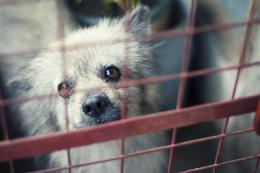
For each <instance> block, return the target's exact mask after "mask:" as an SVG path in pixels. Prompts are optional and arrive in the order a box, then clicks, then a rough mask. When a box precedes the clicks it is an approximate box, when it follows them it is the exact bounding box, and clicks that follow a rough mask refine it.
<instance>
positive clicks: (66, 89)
mask: <svg viewBox="0 0 260 173" xmlns="http://www.w3.org/2000/svg"><path fill="white" fill-rule="evenodd" d="M58 92H59V95H60V96H61V97H63V98H67V97H69V96H70V95H71V94H72V87H71V85H70V84H69V83H68V82H62V83H60V84H59V85H58Z"/></svg>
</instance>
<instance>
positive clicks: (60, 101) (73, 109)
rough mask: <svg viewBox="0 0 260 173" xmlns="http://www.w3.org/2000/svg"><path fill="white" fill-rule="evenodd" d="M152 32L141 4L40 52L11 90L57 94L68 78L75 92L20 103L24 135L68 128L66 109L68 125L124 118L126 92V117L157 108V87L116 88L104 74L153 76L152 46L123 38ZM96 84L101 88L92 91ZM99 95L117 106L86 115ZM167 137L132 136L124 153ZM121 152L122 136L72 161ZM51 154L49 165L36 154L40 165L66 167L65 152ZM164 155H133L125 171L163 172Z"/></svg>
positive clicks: (115, 168)
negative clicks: (86, 105)
mask: <svg viewBox="0 0 260 173" xmlns="http://www.w3.org/2000/svg"><path fill="white" fill-rule="evenodd" d="M149 34H150V26H149V11H148V9H147V8H145V7H142V6H138V7H137V8H136V9H135V10H134V11H133V12H132V13H131V14H128V15H126V16H125V17H124V18H123V19H121V20H112V21H111V20H106V19H105V20H103V21H101V22H100V23H99V24H98V25H97V26H95V27H92V28H87V29H79V30H78V31H76V32H74V33H71V34H70V35H69V36H68V37H66V38H64V39H63V40H61V41H57V42H55V43H53V44H51V45H50V46H49V47H48V48H47V49H45V50H44V51H41V52H40V53H39V54H38V55H37V56H36V57H35V58H33V59H32V60H30V61H29V62H28V63H27V64H26V65H25V66H24V67H23V68H21V71H20V73H19V75H17V76H16V77H15V78H14V79H12V80H11V81H10V85H9V93H12V94H13V95H15V96H27V97H30V96H35V95H48V94H51V93H54V94H55V93H56V94H58V86H59V84H60V83H62V82H64V81H66V82H69V83H70V84H71V86H72V88H73V93H72V94H71V95H70V96H69V97H68V98H66V99H64V98H63V97H59V96H50V97H48V98H43V99H40V100H32V101H28V102H26V103H23V104H19V105H18V106H16V108H15V109H14V108H13V109H12V110H11V111H13V113H12V114H13V115H15V116H16V117H15V118H13V119H15V121H14V124H15V127H16V131H17V130H18V131H21V132H22V133H23V134H22V135H23V136H27V135H38V134H46V133H50V132H54V131H59V130H65V124H66V123H65V114H66V110H67V113H68V118H69V125H68V126H69V129H77V128H81V127H85V128H88V127H91V126H93V125H95V124H97V123H100V122H99V121H101V122H107V121H111V120H115V119H119V118H120V106H121V105H120V102H121V100H122V98H123V96H124V94H126V96H127V115H126V116H127V117H129V116H136V115H142V114H146V113H149V112H153V111H155V110H156V99H157V91H156V86H155V85H146V86H137V87H129V88H127V89H115V88H113V84H114V83H111V82H107V81H106V80H105V79H103V76H102V73H104V72H103V71H104V69H105V68H106V67H108V66H111V65H113V66H116V67H117V68H118V69H119V70H120V71H121V78H120V80H119V81H123V80H124V73H125V72H124V67H126V68H127V70H128V71H127V73H128V78H129V79H139V78H143V77H147V76H149V75H151V74H152V61H153V60H152V57H151V53H150V46H149V44H148V43H146V42H144V41H137V40H136V41H135V40H132V41H129V42H122V40H125V39H126V38H129V37H132V38H135V36H138V35H149ZM120 40H121V41H120ZM62 47H63V48H64V47H65V48H64V49H63V48H62ZM61 50H63V51H61ZM125 58H126V60H125ZM97 87H100V89H96V90H95V91H91V89H94V88H97ZM80 90H81V92H80ZM82 90H83V91H84V92H82ZM96 95H105V96H106V97H107V98H108V100H109V102H111V105H112V108H111V109H112V110H110V111H106V112H105V113H104V115H103V114H102V115H101V118H100V119H98V118H93V117H90V116H86V115H85V114H84V112H83V111H82V105H83V104H84V102H85V101H86V100H88V99H89V98H90V97H92V96H96ZM64 100H65V101H64ZM107 112H108V113H107ZM103 116H104V118H102V117H103ZM86 140H87V139H86ZM166 141H167V140H166V137H165V135H164V133H161V134H157V135H154V134H150V135H145V136H142V137H133V138H129V139H126V146H125V151H126V152H132V151H137V150H139V149H142V148H148V147H152V146H159V145H162V144H164V145H165V144H166ZM120 152H121V140H114V141H109V142H104V143H100V144H93V145H90V146H83V147H80V148H75V149H71V160H72V164H80V163H86V162H90V161H96V160H102V159H105V158H110V157H113V156H119V155H120ZM46 157H47V160H48V161H47V163H46V165H44V163H43V162H41V160H42V159H43V158H42V157H37V158H35V159H34V160H35V164H36V167H38V168H50V167H59V166H66V165H67V157H66V152H62V151H61V152H54V153H52V154H49V155H48V156H45V160H46ZM165 159H166V157H165V154H164V152H157V153H152V154H147V155H143V156H139V157H136V158H134V159H132V158H128V159H126V160H125V163H124V169H125V172H151V173H152V172H154V173H160V172H162V171H164V169H165V167H166V166H165V165H166V160H165ZM43 165H44V166H43ZM72 172H77V173H79V172H89V173H96V172H102V173H109V172H113V173H116V172H120V160H116V161H111V162H107V163H103V164H97V165H94V166H88V167H81V168H77V169H73V170H72Z"/></svg>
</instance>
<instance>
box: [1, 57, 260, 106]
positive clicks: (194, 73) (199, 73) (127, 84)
mask: <svg viewBox="0 0 260 173" xmlns="http://www.w3.org/2000/svg"><path fill="white" fill-rule="evenodd" d="M256 65H260V61H257V62H253V63H249V64H244V65H241V66H240V65H234V66H228V67H216V68H208V69H202V70H197V71H192V72H188V73H185V74H181V73H180V74H172V75H162V76H153V77H148V78H143V79H138V80H129V81H127V82H119V83H118V84H116V85H114V87H115V88H127V87H131V86H138V85H144V84H153V83H158V82H164V81H168V80H176V79H179V78H181V77H183V78H191V77H198V76H203V75H208V74H213V73H218V72H224V71H229V70H235V69H237V68H238V67H241V68H248V67H252V66H256ZM101 88H102V87H98V86H97V87H96V88H89V89H82V90H76V91H75V93H77V92H87V91H90V90H91V91H95V90H99V89H101ZM58 96H59V95H58V94H57V93H50V94H46V95H35V96H33V97H26V96H21V97H17V98H13V99H0V106H6V105H11V104H18V103H23V102H27V101H31V100H34V99H35V100H40V99H48V98H49V97H58Z"/></svg>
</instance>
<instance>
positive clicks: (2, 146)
mask: <svg viewBox="0 0 260 173" xmlns="http://www.w3.org/2000/svg"><path fill="white" fill-rule="evenodd" d="M30 1H33V0H19V1H16V0H9V1H0V5H1V6H5V5H17V4H19V3H30ZM56 2H57V19H58V20H57V21H58V31H57V36H58V39H62V38H64V37H65V31H64V8H63V6H64V5H63V1H62V0H56ZM256 5H257V0H252V1H251V5H250V9H249V10H248V12H249V15H248V18H247V19H246V20H245V21H241V22H233V23H224V24H213V25H208V26H201V27H194V21H195V14H196V10H197V9H196V7H197V0H191V5H190V10H189V15H188V19H187V27H186V28H185V29H174V30H170V31H165V32H161V33H156V34H154V35H152V36H138V37H137V38H131V37H129V38H126V39H122V40H115V41H114V42H124V43H125V62H126V63H125V64H128V63H127V62H128V42H129V41H132V40H133V39H137V40H143V41H147V40H148V41H151V40H161V39H165V38H173V37H179V36H185V43H184V57H183V61H182V68H181V72H180V73H177V74H170V75H161V76H152V77H148V78H143V79H138V80H128V67H127V65H126V66H125V67H124V73H123V75H124V78H125V79H126V80H125V81H123V82H119V83H118V84H115V85H114V88H127V87H130V86H138V85H145V84H154V83H160V82H163V81H168V80H179V81H180V82H179V90H178V98H177V106H176V110H170V111H165V112H158V113H153V114H150V115H149V116H144V117H137V118H131V119H125V115H126V104H127V95H126V94H125V96H124V97H123V99H122V102H121V119H122V120H120V121H117V122H112V123H109V124H104V125H102V126H98V127H93V128H90V129H79V130H76V131H71V130H69V127H68V121H69V118H68V113H67V112H66V113H65V116H64V119H65V123H66V131H64V132H56V133H53V134H47V135H41V136H33V137H26V138H21V139H14V140H9V137H8V130H7V124H6V120H5V112H4V106H7V105H10V104H17V103H23V102H27V101H31V100H34V99H37V100H41V99H46V98H48V97H50V96H58V95H57V94H56V93H49V94H47V95H35V96H33V97H19V98H15V99H3V97H2V94H1V93H0V94H1V95H0V97H1V99H0V108H1V109H0V111H1V112H0V113H1V116H0V118H1V128H2V131H3V136H4V140H3V141H2V142H0V161H1V162H3V161H8V162H9V166H10V172H11V173H14V172H15V171H14V166H13V163H12V160H14V159H18V158H24V157H28V156H33V155H37V154H43V153H48V152H51V151H56V150H61V149H66V151H67V159H68V160H67V162H68V164H67V166H65V167H60V168H51V169H46V170H39V171H34V172H38V173H39V172H41V173H43V172H45V173H47V172H55V171H62V170H69V172H71V170H72V169H76V168H78V167H82V166H89V165H93V164H101V163H104V162H109V161H113V160H120V161H121V164H120V165H121V166H120V172H121V173H123V172H124V159H125V158H129V157H135V156H138V155H143V154H146V153H151V152H156V151H161V150H169V153H170V155H169V160H168V170H167V172H168V173H170V172H172V170H173V168H172V165H173V161H174V158H175V153H174V151H175V149H176V148H178V147H182V146H188V145H193V144H196V143H203V142H207V141H211V140H218V141H219V142H218V147H217V151H216V155H215V160H214V163H213V164H211V165H207V166H202V167H198V168H194V169H189V170H186V171H182V173H190V172H199V171H203V170H210V169H212V172H214V173H215V171H216V169H217V168H218V167H220V166H224V165H229V164H234V163H239V162H243V161H246V160H255V161H256V164H255V167H254V168H253V170H252V172H255V173H256V172H257V171H258V170H259V160H260V152H259V153H258V154H255V155H252V156H247V157H242V158H239V159H233V160H228V161H222V162H220V161H219V157H220V154H221V149H222V145H223V141H224V138H228V137H230V136H236V135H239V134H245V133H252V132H253V131H254V129H253V128H250V129H243V130H239V131H235V132H231V133H230V132H227V128H228V123H229V117H230V116H236V115H238V114H243V113H250V112H255V111H256V109H257V103H258V100H259V99H260V95H255V96H250V97H244V98H238V99H236V98H235V94H236V90H237V85H238V81H239V77H240V74H241V70H242V69H247V68H250V67H252V66H258V65H259V64H260V61H256V62H250V63H246V62H245V58H246V49H247V47H246V45H247V44H248V42H249V37H250V35H251V32H252V27H253V25H257V24H259V23H260V19H258V18H255V17H254V13H255V11H256ZM244 26H245V27H246V31H245V35H244V39H243V45H242V48H241V52H240V58H239V63H238V64H237V65H233V66H226V67H214V68H206V69H201V70H196V71H191V72H190V71H188V64H189V62H190V59H189V58H190V56H191V51H190V50H191V47H192V39H193V36H194V35H195V34H200V33H205V32H212V31H221V30H229V29H233V28H238V27H244ZM127 28H128V26H126V30H127ZM95 44H96V43H86V44H84V45H74V46H73V47H66V46H61V47H60V53H61V56H63V54H64V51H66V50H67V49H77V48H80V47H83V46H92V45H95ZM103 44H104V45H105V44H111V41H110V42H104V43H103ZM39 50H42V49H37V50H28V51H24V52H11V53H10V52H7V53H6V52H1V53H0V58H11V57H12V56H14V55H22V54H29V53H33V52H38V51H39ZM63 68H64V71H63V73H64V76H65V75H66V61H65V58H64V62H63ZM227 71H236V78H235V81H234V88H233V90H232V96H231V99H230V100H227V101H221V102H216V103H207V104H203V105H200V106H195V107H190V108H182V107H183V97H184V93H185V86H186V80H187V79H190V78H194V77H198V76H205V75H209V74H215V73H220V72H227ZM98 89H100V88H92V89H87V90H78V91H75V92H85V91H88V90H91V91H93V90H98ZM64 102H65V101H64ZM66 105H67V104H66V103H64V107H65V110H67V108H66ZM220 118H226V119H225V123H224V126H223V129H222V132H221V134H218V135H214V136H209V137H203V138H199V139H193V140H188V141H184V142H178V143H176V136H177V131H178V129H177V128H179V127H184V126H189V125H194V124H198V123H202V122H207V121H213V120H216V119H220ZM152 122H157V123H156V124H154V123H152ZM129 128H131V129H132V130H131V131H129V130H127V129H129ZM166 129H173V134H172V140H171V144H169V145H166V146H160V147H155V148H149V149H145V150H141V151H136V152H132V153H125V151H124V145H125V142H124V139H125V138H127V137H130V136H134V135H139V134H145V133H149V132H156V131H161V130H166ZM96 136H98V137H96ZM86 138H87V139H89V140H88V141H86V140H84V139H86ZM117 138H121V139H122V148H121V155H120V156H117V157H113V158H107V159H103V160H97V161H92V162H89V163H84V164H79V165H73V164H72V161H71V156H70V148H72V147H76V146H82V145H88V144H93V143H98V142H103V141H107V140H112V139H117ZM68 139H69V140H68ZM71 139H73V140H71ZM65 141H66V142H65ZM35 145H37V148H35V147H32V146H35ZM19 148H23V150H20V149H19ZM259 151H260V148H259Z"/></svg>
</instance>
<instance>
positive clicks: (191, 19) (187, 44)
mask: <svg viewBox="0 0 260 173" xmlns="http://www.w3.org/2000/svg"><path fill="white" fill-rule="evenodd" d="M196 9H197V0H192V1H191V5H190V9H189V15H188V18H187V27H186V30H187V32H188V31H192V30H193V27H194V23H195V16H196ZM192 38H193V34H188V35H186V36H185V41H184V50H183V55H184V56H183V61H182V67H181V74H183V73H184V74H185V73H187V72H188V70H189V62H190V56H191V51H190V50H191V46H192ZM185 86H186V78H185V77H181V78H180V81H179V88H178V96H177V105H176V109H177V110H179V109H181V108H182V104H183V97H184V92H185ZM177 131H178V129H177V128H174V129H173V130H172V139H171V144H174V143H176V137H177ZM173 161H174V148H171V149H170V155H169V160H168V171H167V172H168V173H171V172H172V168H173Z"/></svg>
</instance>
